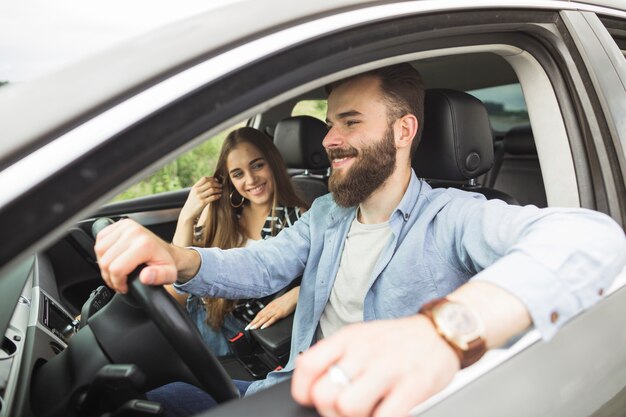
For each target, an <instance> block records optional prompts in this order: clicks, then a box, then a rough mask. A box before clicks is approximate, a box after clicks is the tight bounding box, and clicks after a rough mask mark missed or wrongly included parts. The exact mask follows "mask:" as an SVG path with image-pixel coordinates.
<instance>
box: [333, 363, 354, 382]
mask: <svg viewBox="0 0 626 417" xmlns="http://www.w3.org/2000/svg"><path fill="white" fill-rule="evenodd" d="M328 377H329V378H330V380H331V381H333V382H334V383H335V384H337V385H341V386H346V385H348V384H349V383H350V376H349V375H348V374H347V373H346V371H344V370H343V369H341V368H340V367H339V365H332V366H331V367H330V368H328Z"/></svg>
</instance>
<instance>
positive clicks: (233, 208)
mask: <svg viewBox="0 0 626 417" xmlns="http://www.w3.org/2000/svg"><path fill="white" fill-rule="evenodd" d="M306 209H307V206H306V203H304V202H303V201H302V200H301V199H300V198H299V197H298V196H297V195H296V193H295V191H294V189H293V186H292V184H291V181H290V179H289V178H288V177H287V167H286V166H285V163H284V161H283V159H282V157H281V156H280V153H279V152H278V149H276V147H275V146H274V144H273V143H272V140H271V139H270V138H269V137H268V136H267V135H265V134H263V133H261V132H260V131H258V130H256V129H253V128H250V127H241V128H238V129H235V130H233V131H231V132H230V133H229V134H228V135H227V136H226V138H225V140H224V144H223V146H222V150H221V152H220V155H219V157H218V159H217V165H216V168H215V173H214V174H213V176H212V177H202V178H201V179H200V180H199V181H198V182H196V183H195V184H194V186H193V187H192V188H191V190H190V192H189V196H188V198H187V201H186V202H185V205H184V206H183V208H182V210H181V212H180V215H179V218H178V223H177V226H176V232H175V234H174V238H173V240H172V242H173V243H174V244H175V245H178V246H183V247H186V246H191V245H193V246H200V247H217V248H222V249H228V248H236V247H243V246H250V245H252V244H254V243H255V242H257V241H259V240H262V239H268V238H271V237H273V236H275V235H276V234H278V232H280V231H281V230H282V229H284V228H287V227H289V226H291V225H292V224H293V223H295V221H296V220H297V219H298V218H299V217H300V215H301V214H302V213H303V212H304V211H305V210H306ZM166 288H167V290H168V291H169V292H170V294H171V295H172V296H174V298H176V299H177V300H178V301H179V302H180V303H181V305H183V306H184V307H186V309H187V312H188V313H189V315H190V316H191V318H192V320H193V321H194V323H195V324H196V327H197V328H198V330H199V331H200V334H201V335H202V337H203V338H204V341H205V343H206V344H207V345H208V346H209V347H210V348H211V350H212V351H213V352H214V353H215V354H216V355H218V356H226V355H236V354H237V350H236V349H235V347H234V344H233V343H232V342H230V341H231V340H233V339H235V340H238V338H239V335H243V334H244V331H245V330H248V329H252V330H254V329H256V328H259V327H260V328H262V329H265V328H267V327H269V326H271V325H272V324H274V323H276V322H278V321H280V320H282V319H284V318H285V317H287V316H288V315H290V314H291V313H292V312H293V311H294V310H295V306H296V301H297V298H298V293H299V288H298V287H297V286H296V287H295V288H289V289H288V290H287V291H284V294H281V295H280V296H277V297H276V298H275V299H273V300H271V299H270V300H267V298H266V299H264V300H262V301H259V300H254V302H252V300H227V299H224V298H216V297H197V296H193V295H191V296H189V295H188V294H181V293H179V292H177V291H176V290H174V289H173V288H172V287H171V286H167V287H166ZM268 301H269V303H268ZM265 303H268V304H267V306H265ZM245 305H248V306H250V305H256V306H259V307H260V311H258V309H257V310H256V311H254V312H253V313H252V314H250V313H248V314H247V316H248V318H247V319H244V317H243V316H242V315H241V314H239V315H235V314H231V313H233V311H234V310H235V309H237V308H238V307H240V306H245ZM247 309H250V307H247ZM249 337H250V335H249V333H246V338H249ZM241 343H242V341H241V340H240V341H239V342H238V346H239V348H240V345H241Z"/></svg>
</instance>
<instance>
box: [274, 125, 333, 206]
mask: <svg viewBox="0 0 626 417" xmlns="http://www.w3.org/2000/svg"><path fill="white" fill-rule="evenodd" d="M327 131H328V129H327V127H326V123H324V122H322V121H321V120H319V119H316V118H314V117H311V116H294V117H289V118H287V119H284V120H281V121H280V122H278V124H277V125H276V129H275V130H274V144H275V145H276V147H277V148H278V150H279V151H280V154H281V155H282V157H283V159H284V160H285V163H286V164H287V168H288V169H290V170H292V169H297V170H303V172H302V173H301V174H297V175H295V176H293V177H292V178H291V182H292V183H293V186H294V188H295V189H296V192H297V193H298V195H299V196H300V197H301V198H302V199H303V200H304V201H306V202H307V203H308V204H309V205H311V204H312V203H313V200H315V199H316V198H317V197H320V196H323V195H324V194H327V193H328V185H327V180H328V168H329V167H330V162H329V161H328V156H327V154H326V151H325V150H324V147H323V146H322V140H323V139H324V136H326V132H327Z"/></svg>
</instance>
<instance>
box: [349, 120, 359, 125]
mask: <svg viewBox="0 0 626 417" xmlns="http://www.w3.org/2000/svg"><path fill="white" fill-rule="evenodd" d="M358 123H359V121H358V120H348V121H347V122H346V126H353V125H356V124H358Z"/></svg>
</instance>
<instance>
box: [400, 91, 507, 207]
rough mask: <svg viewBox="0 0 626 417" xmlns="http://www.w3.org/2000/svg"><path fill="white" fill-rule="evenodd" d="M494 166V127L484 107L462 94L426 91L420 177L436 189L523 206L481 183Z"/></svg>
mask: <svg viewBox="0 0 626 417" xmlns="http://www.w3.org/2000/svg"><path fill="white" fill-rule="evenodd" d="M493 163H494V154H493V139H492V133H491V125H490V122H489V115H488V114H487V109H486V108H485V106H484V104H483V103H482V102H481V101H480V100H478V99H477V98H475V97H474V96H472V95H470V94H467V93H464V92H461V91H456V90H448V89H432V90H426V95H425V100H424V130H423V132H422V138H421V141H420V143H419V145H418V148H417V150H416V152H415V155H413V160H412V166H413V169H414V170H415V173H416V174H417V176H418V177H420V178H424V179H426V180H427V182H428V183H429V184H431V186H433V187H455V188H460V189H463V190H467V191H472V192H477V193H481V194H483V195H485V197H487V198H488V199H494V198H497V199H500V200H504V201H505V202H507V203H509V204H519V202H518V201H517V200H516V199H515V198H513V197H511V196H510V195H508V194H506V193H503V192H501V191H498V190H495V189H493V188H489V187H484V186H482V185H481V184H479V183H478V182H477V178H478V177H479V176H481V175H483V174H484V173H486V172H487V171H489V170H490V169H491V167H492V166H493Z"/></svg>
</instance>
